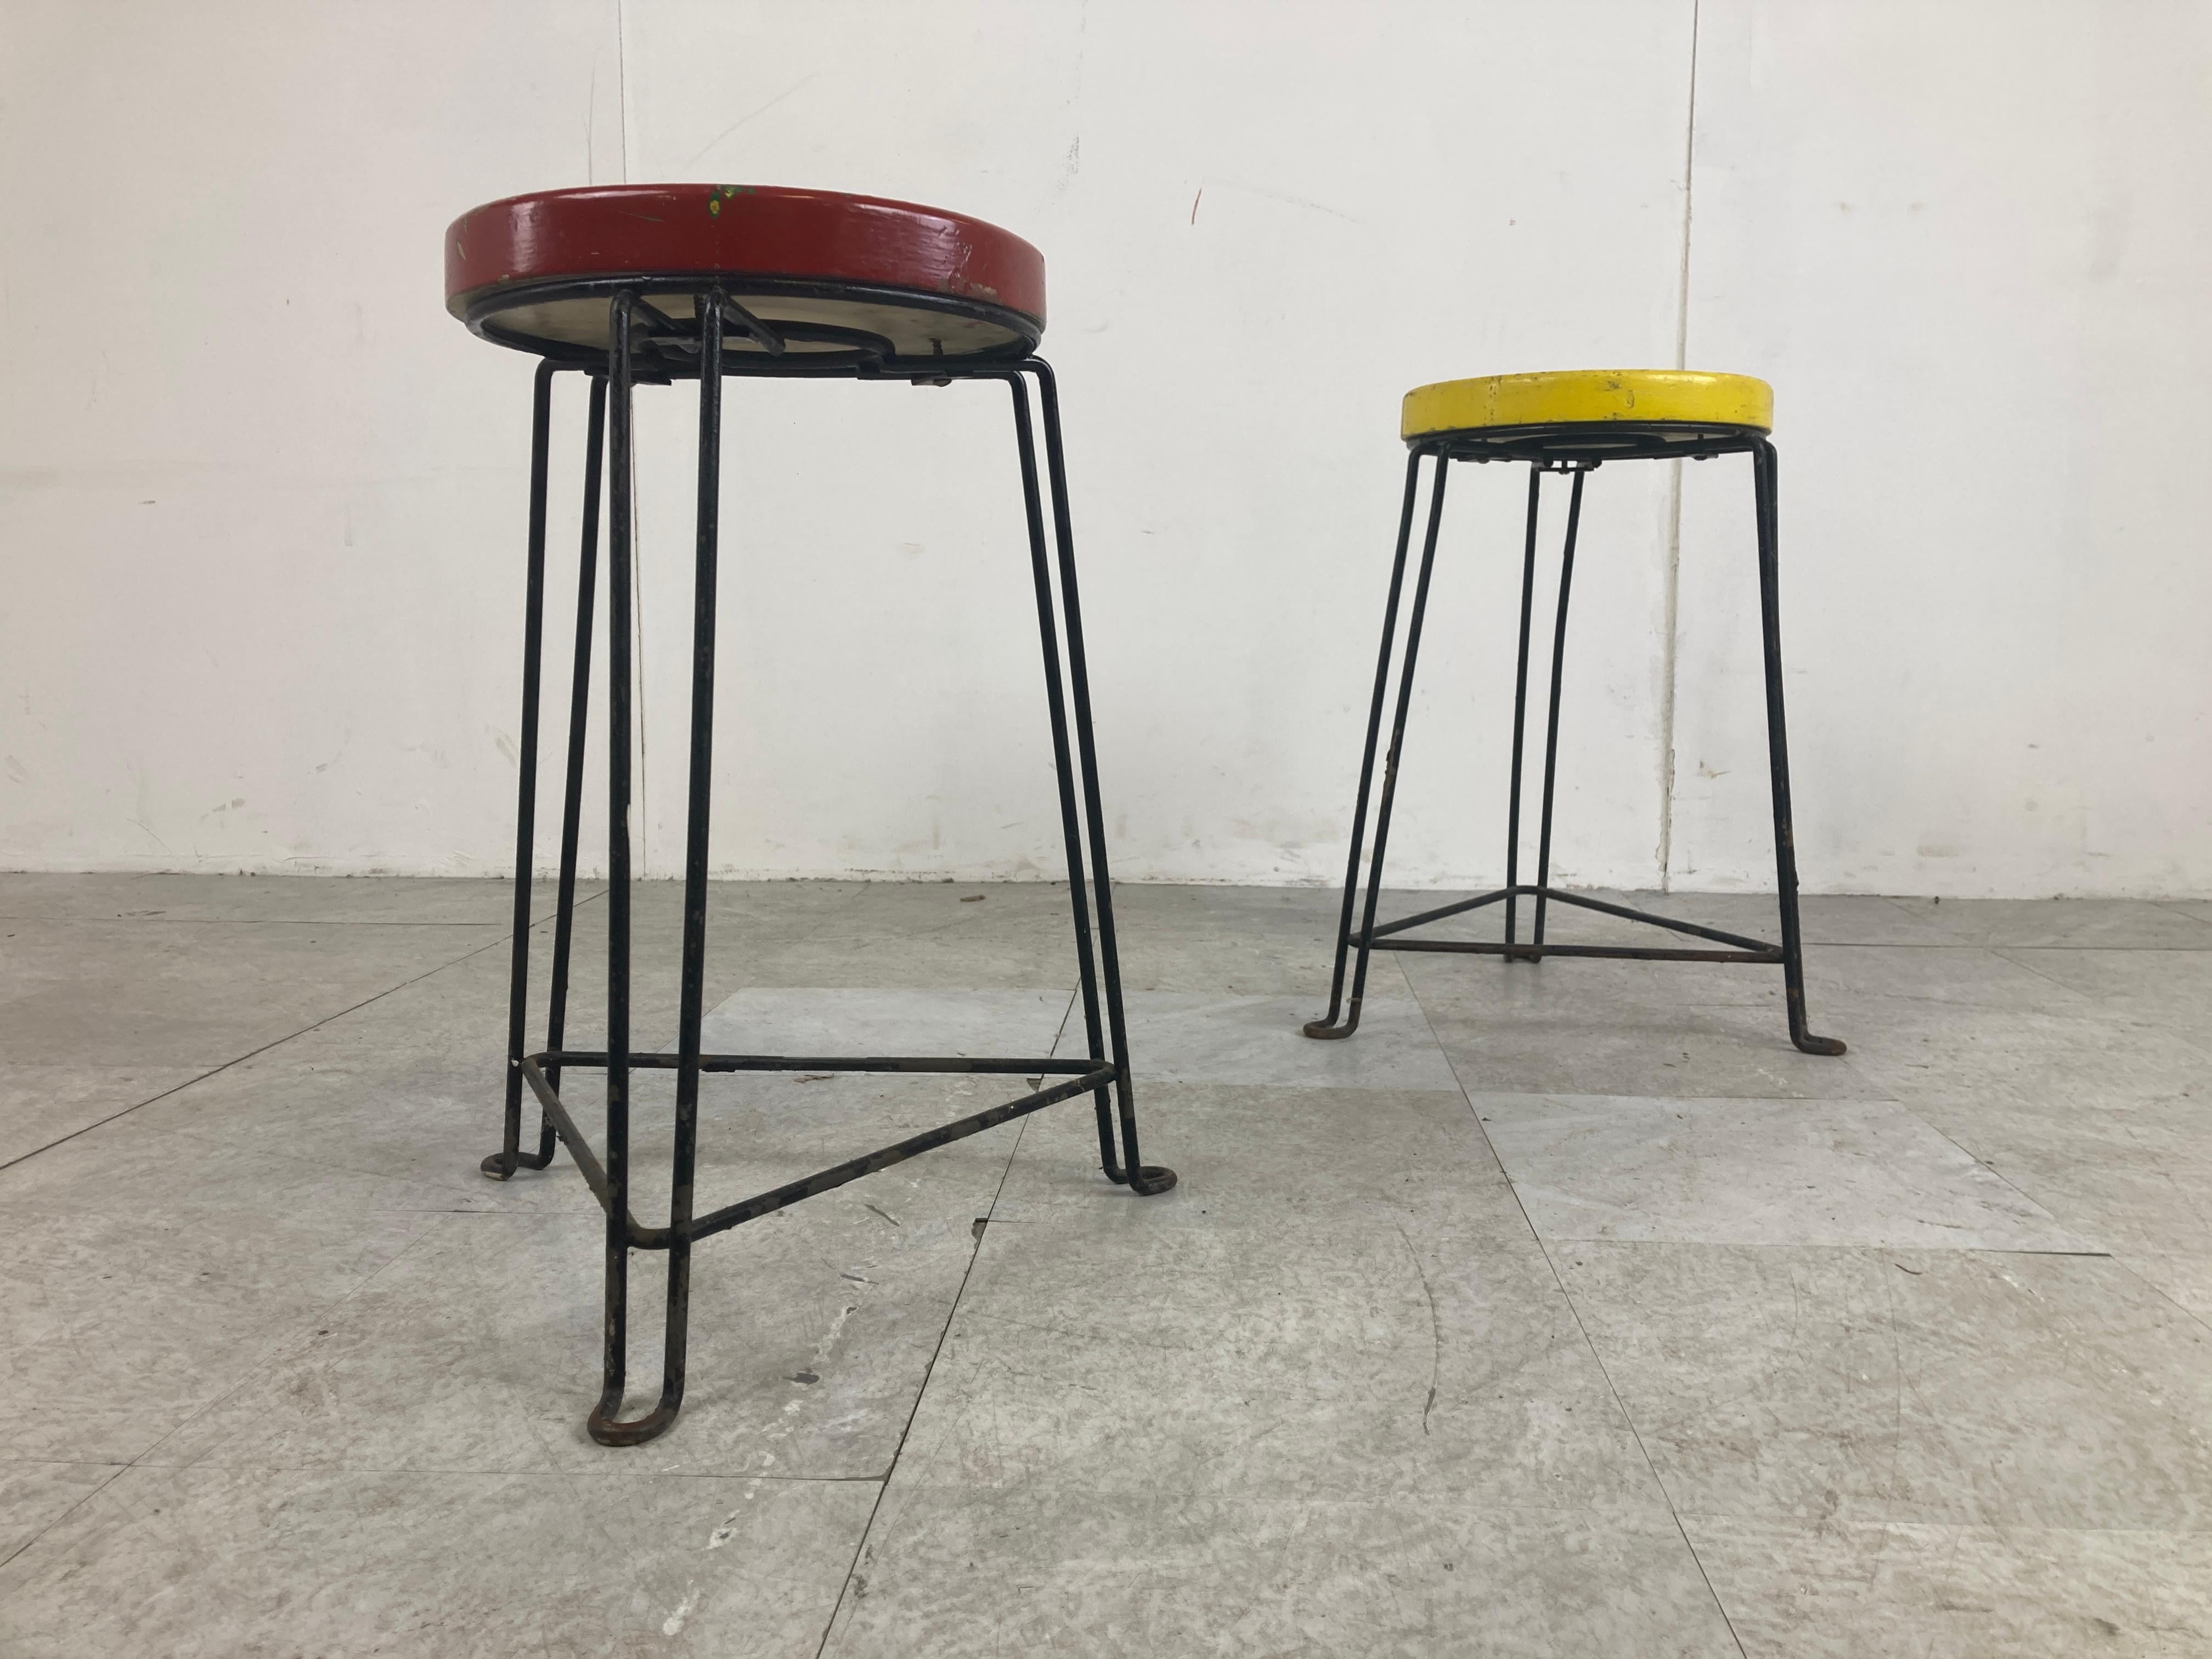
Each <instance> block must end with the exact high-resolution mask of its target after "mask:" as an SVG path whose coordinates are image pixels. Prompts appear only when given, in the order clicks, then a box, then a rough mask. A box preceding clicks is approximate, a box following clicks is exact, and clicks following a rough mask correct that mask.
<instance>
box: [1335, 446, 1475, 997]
mask: <svg viewBox="0 0 2212 1659" xmlns="http://www.w3.org/2000/svg"><path fill="white" fill-rule="evenodd" d="M1437 465H1438V466H1439V467H1441V466H1442V465H1443V462H1441V461H1439V462H1438V463H1437ZM1420 481H1421V452H1420V451H1419V450H1418V449H1417V450H1415V451H1414V452H1413V453H1412V454H1410V455H1408V456H1407V457H1406V495H1405V499H1404V501H1402V502H1401V503H1400V505H1399V508H1398V547H1397V551H1396V552H1395V553H1394V554H1393V555H1392V556H1391V558H1390V592H1389V598H1388V599H1384V600H1383V646H1382V648H1381V650H1379V651H1378V652H1377V653H1376V659H1375V695H1374V696H1373V698H1372V699H1370V702H1369V703H1368V706H1367V746H1366V748H1365V749H1364V750H1362V751H1361V752H1360V757H1359V788H1358V793H1355V794H1354V795H1353V797H1352V854H1351V856H1350V857H1349V858H1348V859H1347V860H1346V863H1345V869H1344V908H1343V909H1342V910H1341V911H1340V912H1339V913H1338V915H1337V919H1336V965H1335V967H1334V969H1332V971H1331V972H1330V974H1329V981H1328V1012H1327V1013H1325V1014H1323V1015H1322V1017H1321V1018H1319V1019H1310V1020H1308V1021H1307V1022H1306V1023H1305V1025H1304V1028H1303V1029H1304V1032H1305V1034H1306V1036H1310V1037H1323V1038H1328V1037H1348V1036H1351V1035H1352V1033H1353V1032H1354V1031H1356V1030H1358V1029H1359V1010H1358V1006H1357V1005H1355V1006H1353V1009H1352V1018H1351V1019H1350V1020H1349V1021H1348V1022H1346V1024H1343V1025H1339V1024H1337V1016H1338V1015H1339V1014H1340V1012H1343V1008H1344V969H1345V963H1346V960H1347V959H1348V958H1349V957H1350V956H1351V954H1352V907H1353V906H1354V905H1355V904H1356V903H1357V902H1358V895H1359V854H1360V848H1361V846H1362V843H1363V842H1364V840H1365V837H1366V834H1367V792H1368V790H1369V788H1370V787H1372V785H1373V784H1374V781H1375V750H1376V746H1377V745H1378V744H1380V743H1381V742H1382V738H1383V702H1384V699H1385V697H1386V696H1388V694H1389V687H1390V649H1391V647H1392V646H1394V645H1395V643H1396V642H1397V638H1398V595H1399V593H1400V592H1401V590H1402V589H1403V588H1404V586H1405V582H1406V549H1407V546H1408V545H1409V544H1411V543H1412V541H1413V497H1414V495H1416V493H1417V492H1418V491H1419V488H1420Z"/></svg>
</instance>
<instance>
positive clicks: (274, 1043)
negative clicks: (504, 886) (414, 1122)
mask: <svg viewBox="0 0 2212 1659" xmlns="http://www.w3.org/2000/svg"><path fill="white" fill-rule="evenodd" d="M589 902H591V900H589V899H579V900H578V901H577V908H582V906H584V905H585V904H587V903H589ZM513 937H514V933H513V929H512V928H510V929H509V930H508V931H507V933H503V934H502V935H501V936H500V937H499V938H498V939H489V940H487V941H485V942H484V943H483V944H482V945H478V946H477V948H476V949H475V950H473V951H463V952H462V953H461V954H460V955H459V956H458V957H454V958H453V960H452V961H450V962H441V963H438V964H437V965H436V966H435V967H433V968H428V969H424V970H423V971H422V973H419V974H416V975H414V976H413V977H412V978H410V979H404V980H402V981H399V983H398V984H397V985H391V986H386V987H385V988H384V989H383V990H381V991H379V992H377V993H376V994H374V996H368V997H363V998H362V1000H360V1001H359V1002H356V1003H355V1004H354V1005H353V1006H351V1007H349V1008H341V1009H339V1010H338V1011H337V1012H335V1013H332V1014H327V1015H325V1016H324V1018H321V1019H319V1020H315V1021H313V1022H312V1023H310V1024H306V1025H303V1026H301V1028H300V1029H299V1030H296V1031H292V1032H289V1033H287V1034H286V1035H285V1036H280V1037H276V1038H274V1039H272V1040H271V1041H270V1042H264V1043H263V1044H261V1045H260V1046H259V1047H258V1048H249V1049H248V1050H246V1053H244V1054H238V1055H234V1056H233V1057H232V1058H231V1059H229V1060H224V1061H223V1062H222V1064H221V1065H219V1066H210V1067H209V1068H208V1070H206V1071H204V1072H203V1073H200V1074H199V1075H198V1076H197V1077H193V1078H188V1079H185V1081H184V1082H182V1083H179V1084H177V1085H173V1087H170V1088H167V1089H164V1090H162V1091H160V1092H159V1093H157V1094H152V1095H149V1096H147V1097H146V1098H145V1099H143V1100H141V1101H137V1102H134V1103H132V1104H131V1105H129V1106H125V1108H124V1109H122V1110H121V1111H118V1112H111V1113H110V1114H109V1115H107V1116H106V1117H103V1118H101V1119H100V1120H99V1121H97V1122H93V1123H88V1124H86V1125H84V1126H83V1127H82V1128H78V1129H72V1130H70V1133H67V1134H65V1135H62V1136H60V1137H58V1139H53V1140H50V1141H48V1142H47V1143H46V1145H45V1146H37V1147H33V1149H32V1150H31V1151H29V1152H25V1153H23V1154H21V1156H20V1157H16V1158H9V1160H8V1161H7V1162H6V1163H4V1164H0V1170H11V1169H13V1168H14V1167H15V1165H16V1164H21V1163H24V1162H26V1161H27V1160H28V1159H30V1158H36V1157H38V1156H39V1154H40V1153H41V1152H52V1150H53V1149H54V1148H55V1147H57V1146H64V1145H66V1144H67V1143H68V1142H70V1141H72V1140H75V1139H76V1138H77V1137H78V1136H80V1135H83V1134H88V1133H91V1132H92V1131H93V1130H94V1129H97V1128H100V1127H102V1125H105V1124H109V1123H112V1122H114V1121H116V1120H117V1119H118V1118H123V1117H128V1116H129V1115H131V1113H133V1112H136V1111H138V1110H141V1109H143V1108H145V1107H148V1106H151V1105H152V1104H153V1103H155V1101H157V1100H166V1099H167V1098H168V1097H170V1096H171V1095H173V1094H178V1093H180V1092H181V1091H184V1090H186V1089H191V1088H197V1086H198V1085H201V1084H203V1083H204V1082H206V1081H207V1080H208V1079H210V1078H211V1077H215V1076H216V1075H218V1074H219V1073H223V1072H227V1071H228V1070H230V1068H231V1067H232V1066H241V1065H243V1064H245V1063H246V1061H247V1060H252V1059H253V1058H254V1057H255V1056H256V1055H258V1054H267V1053H268V1052H269V1051H270V1049H272V1048H282V1047H283V1045H284V1044H285V1043H287V1042H293V1041H294V1040H295V1039H297V1038H299V1037H303V1036H307V1034H308V1033H309V1032H311V1031H317V1030H321V1029H322V1028H323V1027H324V1026H325V1025H328V1024H331V1023H332V1022H333V1021H335V1020H341V1019H343V1018H345V1017H346V1016H347V1015H349V1014H356V1013H359V1012H361V1011H362V1009H363V1008H366V1007H368V1006H369V1005H370V1004H371V1003H373V1002H381V1001H383V1000H384V999H385V998H386V997H388V996H393V995H396V994H398V993H399V992H401V991H404V990H405V989H407V988H408V987H410V986H411V985H419V984H421V983H422V981H424V980H426V979H429V978H431V977H433V976H434V975H438V974H442V973H444V972H445V971H446V969H448V968H457V967H459V965H460V964H461V963H465V962H469V961H472V960H473V959H474V958H476V957H480V956H482V955H483V953H484V952H485V951H493V950H496V949H498V948H499V946H500V945H503V944H506V943H508V942H509V941H511V940H512V939H513Z"/></svg>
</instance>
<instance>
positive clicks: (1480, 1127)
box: [1400, 976, 1747, 1659]
mask: <svg viewBox="0 0 2212 1659" xmlns="http://www.w3.org/2000/svg"><path fill="white" fill-rule="evenodd" d="M1408 982H1409V983H1410V976H1409V980H1408ZM1415 1002H1416V1005H1417V1006H1419V1008H1420V1010H1421V1021H1422V1024H1424V1025H1425V1026H1427V1028H1428V1031H1429V1040H1430V1042H1433V1043H1435V1044H1436V1046H1437V1052H1438V1053H1440V1054H1443V1059H1444V1064H1445V1066H1447V1067H1448V1068H1449V1070H1450V1072H1451V1073H1452V1075H1453V1077H1455V1078H1458V1077H1459V1068H1458V1066H1455V1065H1454V1064H1453V1063H1452V1059H1451V1055H1450V1054H1449V1053H1446V1052H1445V1051H1444V1048H1443V1040H1442V1039H1441V1038H1439V1037H1438V1036H1437V1031H1436V1025H1435V1023H1434V1022H1433V1021H1432V1020H1431V1019H1430V1018H1429V1010H1428V1005H1427V1004H1426V1003H1425V1002H1421V1001H1420V1000H1419V996H1418V994H1417V995H1416V998H1415ZM1460 1098H1461V1099H1462V1101H1464V1102H1465V1103H1466V1104H1467V1109H1468V1116H1469V1117H1471V1118H1472V1119H1474V1130H1475V1133H1477V1134H1479V1135H1480V1136H1481V1137H1482V1139H1483V1144H1484V1145H1485V1146H1488V1147H1489V1148H1490V1156H1491V1158H1492V1161H1493V1162H1495V1163H1496V1164H1497V1166H1498V1173H1499V1175H1501V1176H1503V1177H1504V1181H1505V1183H1506V1188H1507V1190H1508V1191H1510V1193H1511V1194H1513V1202H1514V1204H1515V1206H1516V1207H1517V1208H1518V1209H1519V1210H1520V1212H1521V1220H1522V1225H1525V1226H1526V1227H1527V1228H1528V1236H1529V1237H1531V1238H1532V1239H1534V1241H1535V1244H1536V1249H1537V1250H1538V1251H1539V1252H1540V1253H1541V1255H1542V1256H1543V1258H1544V1266H1545V1267H1546V1269H1547V1271H1548V1272H1549V1273H1551V1275H1552V1282H1553V1284H1554V1285H1558V1286H1559V1297H1560V1299H1561V1300H1562V1301H1564V1302H1565V1304H1567V1311H1568V1312H1569V1313H1570V1314H1571V1315H1572V1316H1573V1317H1574V1322H1575V1329H1576V1331H1577V1334H1579V1335H1580V1336H1581V1337H1582V1340H1583V1352H1586V1353H1588V1354H1589V1357H1590V1363H1591V1364H1595V1366H1596V1367H1597V1370H1598V1375H1599V1376H1601V1377H1603V1378H1604V1379H1605V1386H1606V1392H1607V1394H1609V1395H1612V1396H1613V1409H1614V1410H1616V1411H1618V1412H1619V1413H1620V1420H1621V1421H1622V1422H1623V1423H1624V1424H1626V1425H1627V1427H1628V1432H1629V1434H1630V1436H1631V1437H1633V1438H1634V1440H1635V1442H1636V1450H1637V1455H1638V1456H1640V1457H1642V1458H1643V1459H1644V1468H1646V1469H1648V1470H1650V1474H1651V1481H1652V1484H1653V1485H1654V1486H1656V1487H1657V1488H1658V1489H1659V1496H1660V1498H1661V1500H1662V1502H1663V1503H1664V1504H1666V1507H1667V1515H1668V1519H1669V1520H1671V1521H1672V1522H1674V1532H1675V1534H1676V1535H1677V1536H1678V1537H1680V1539H1681V1541H1682V1547H1683V1548H1684V1549H1685V1550H1686V1551H1688V1552H1689V1556H1690V1563H1691V1565H1692V1566H1694V1567H1696V1568H1697V1570H1698V1577H1699V1580H1700V1582H1702V1583H1704V1585H1705V1594H1706V1595H1708V1596H1710V1597H1711V1599H1712V1605H1713V1610H1714V1611H1715V1612H1716V1613H1719V1614H1720V1617H1721V1623H1722V1624H1723V1626H1725V1627H1726V1628H1727V1631H1728V1633H1729V1640H1730V1641H1731V1642H1734V1643H1735V1648H1736V1652H1737V1654H1738V1655H1739V1656H1743V1659H1747V1656H1746V1655H1745V1649H1744V1645H1743V1638H1741V1636H1739V1635H1737V1634H1736V1628H1735V1620H1734V1619H1732V1618H1730V1617H1729V1610H1728V1606H1727V1604H1726V1603H1725V1602H1723V1601H1722V1600H1721V1597H1720V1592H1719V1590H1718V1589H1716V1588H1715V1587H1714V1584H1713V1581H1712V1577H1711V1574H1709V1573H1708V1572H1706V1571H1705V1562H1704V1560H1703V1559H1701V1558H1700V1557H1699V1554H1698V1547H1697V1546H1696V1545H1695V1544H1693V1543H1692V1542H1691V1541H1690V1534H1689V1532H1688V1529H1687V1528H1685V1527H1684V1526H1683V1525H1682V1517H1681V1516H1680V1514H1679V1513H1678V1512H1677V1511H1676V1510H1675V1508H1674V1493H1673V1492H1669V1491H1668V1489H1667V1482H1666V1480H1665V1479H1664V1477H1662V1475H1661V1474H1660V1473H1659V1466H1658V1464H1657V1463H1656V1462H1654V1461H1653V1459H1652V1456H1651V1453H1650V1449H1649V1448H1648V1447H1646V1446H1645V1445H1644V1435H1643V1431H1641V1430H1639V1429H1638V1427H1637V1426H1636V1419H1634V1418H1632V1417H1631V1416H1630V1415H1629V1414H1628V1404H1627V1402H1626V1401H1624V1400H1623V1399H1622V1398H1621V1397H1620V1389H1619V1388H1618V1387H1616V1386H1615V1385H1614V1383H1613V1373H1612V1372H1611V1371H1610V1370H1607V1368H1606V1364H1605V1358H1604V1356H1602V1355H1601V1354H1600V1353H1599V1352H1598V1351H1597V1344H1596V1343H1595V1342H1594V1341H1592V1340H1591V1339H1590V1334H1589V1328H1588V1327H1587V1326H1586V1325H1584V1324H1583V1315H1582V1310H1581V1309H1580V1308H1578V1307H1577V1306H1576V1305H1575V1298H1574V1293H1573V1292H1572V1291H1570V1290H1569V1289H1568V1288H1567V1285H1566V1281H1565V1279H1562V1278H1561V1277H1560V1275H1559V1266H1558V1264H1557V1263H1556V1262H1554V1261H1553V1260H1552V1253H1551V1250H1550V1249H1549V1247H1548V1246H1547V1245H1546V1243H1545V1242H1544V1237H1543V1235H1542V1234H1541V1232H1539V1231H1537V1229H1536V1222H1535V1218H1534V1217H1533V1216H1531V1215H1530V1214H1529V1213H1528V1206H1527V1204H1526V1203H1524V1202H1523V1201H1522V1197H1521V1188H1520V1184H1519V1183H1518V1182H1516V1181H1515V1180H1514V1179H1513V1175H1512V1172H1511V1171H1510V1170H1508V1169H1507V1168H1506V1167H1505V1160H1504V1157H1503V1156H1501V1155H1500V1154H1499V1152H1498V1143H1497V1142H1496V1141H1495V1140H1493V1139H1492V1138H1491V1134H1490V1129H1489V1127H1488V1126H1487V1125H1486V1123H1485V1122H1484V1121H1483V1119H1482V1114H1481V1113H1480V1112H1479V1111H1477V1110H1476V1109H1475V1105H1474V1096H1473V1095H1472V1094H1471V1093H1470V1092H1469V1091H1468V1088H1467V1085H1466V1082H1465V1080H1464V1079H1462V1080H1461V1083H1460ZM1400 1231H1401V1234H1402V1232H1403V1231H1404V1230H1403V1229H1402V1228H1401V1230H1400ZM1407 1249H1409V1250H1410V1249H1412V1246H1411V1244H1410V1243H1409V1244H1408V1245H1407ZM1423 1287H1424V1288H1426V1280H1425V1279H1424V1281H1423ZM1434 1312H1435V1309H1434V1300H1433V1297H1432V1298H1431V1317H1432V1318H1433V1316H1434Z"/></svg>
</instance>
